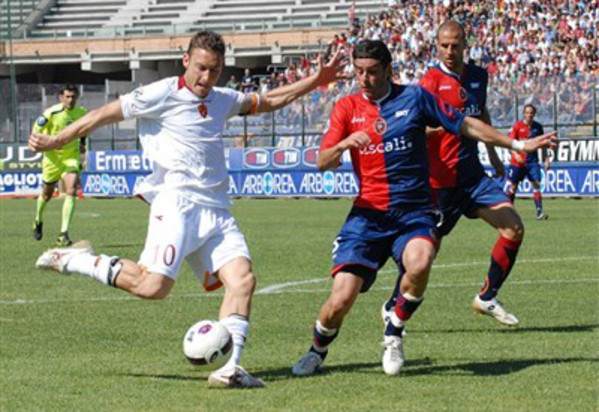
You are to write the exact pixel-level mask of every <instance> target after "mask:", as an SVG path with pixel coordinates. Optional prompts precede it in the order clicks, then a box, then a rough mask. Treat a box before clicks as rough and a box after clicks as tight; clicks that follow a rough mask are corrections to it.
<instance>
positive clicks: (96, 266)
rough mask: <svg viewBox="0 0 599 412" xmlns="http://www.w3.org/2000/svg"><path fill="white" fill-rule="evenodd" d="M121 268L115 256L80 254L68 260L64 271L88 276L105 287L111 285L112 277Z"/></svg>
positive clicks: (112, 282)
mask: <svg viewBox="0 0 599 412" xmlns="http://www.w3.org/2000/svg"><path fill="white" fill-rule="evenodd" d="M122 266H123V265H122V264H121V262H120V261H118V257H116V256H107V255H99V256H94V255H91V254H89V253H80V254H77V255H74V256H73V257H71V258H70V259H69V261H68V262H67V264H66V269H67V272H71V273H79V274H80V275H85V276H88V277H90V278H92V279H95V280H97V281H98V282H100V283H103V284H105V285H113V284H114V277H115V276H116V275H117V274H118V272H119V271H120V270H121V267H122Z"/></svg>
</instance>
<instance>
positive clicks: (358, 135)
mask: <svg viewBox="0 0 599 412" xmlns="http://www.w3.org/2000/svg"><path fill="white" fill-rule="evenodd" d="M368 143H370V137H369V136H368V135H367V134H366V133H364V132H354V133H352V134H350V135H349V136H347V137H346V138H345V139H343V140H341V141H340V142H339V143H337V144H336V145H335V146H333V147H329V148H328V149H324V150H321V151H320V152H319V153H318V161H317V162H316V167H318V170H320V171H321V172H324V171H325V170H328V169H333V168H335V167H339V165H340V164H341V156H343V152H345V151H346V150H347V149H359V148H362V147H364V146H366V145H367V144H368Z"/></svg>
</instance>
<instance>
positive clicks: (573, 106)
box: [233, 0, 599, 125]
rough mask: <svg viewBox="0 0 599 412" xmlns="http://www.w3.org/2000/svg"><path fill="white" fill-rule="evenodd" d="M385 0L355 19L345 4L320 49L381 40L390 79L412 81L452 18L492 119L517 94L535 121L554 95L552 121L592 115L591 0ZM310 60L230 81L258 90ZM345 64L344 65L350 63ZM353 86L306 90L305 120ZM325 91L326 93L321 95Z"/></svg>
mask: <svg viewBox="0 0 599 412" xmlns="http://www.w3.org/2000/svg"><path fill="white" fill-rule="evenodd" d="M389 3H390V4H391V5H390V7H389V8H388V9H387V10H386V11H383V12H381V13H379V14H378V15H371V16H369V17H368V18H366V19H362V20H361V19H359V18H356V16H355V14H353V12H354V9H350V14H349V16H348V18H349V27H348V29H347V30H345V31H343V32H341V33H339V34H338V35H335V36H334V38H333V39H332V40H331V42H330V43H329V44H328V45H327V46H328V47H327V54H330V53H332V52H334V51H335V50H336V49H337V48H339V47H343V48H346V49H347V50H348V52H351V48H352V46H353V45H354V44H355V43H356V42H357V41H359V40H360V39H378V40H383V41H384V42H385V43H386V44H387V45H388V46H389V49H390V50H391V52H392V55H393V68H394V73H395V79H394V81H396V82H397V83H402V84H407V83H416V82H418V81H419V79H420V78H421V77H422V76H423V75H424V73H425V72H426V71H427V70H428V68H429V67H430V66H432V65H433V64H435V61H436V46H435V36H436V30H435V29H436V27H438V26H439V24H441V23H442V22H443V21H445V20H448V19H453V20H456V21H458V22H460V23H461V24H463V26H464V28H465V30H466V33H467V41H468V48H467V50H466V52H465V55H466V58H467V59H469V60H472V61H474V62H475V63H476V64H478V65H481V66H483V67H486V68H487V71H488V72H489V78H490V89H492V93H490V96H489V105H490V106H491V107H490V109H491V108H492V109H493V111H492V116H493V117H494V120H498V121H499V123H500V124H505V125H507V124H508V123H510V122H512V121H513V120H514V118H515V116H517V114H516V113H514V108H515V107H516V105H515V100H518V96H519V97H522V100H518V103H519V104H520V107H522V106H523V105H524V104H526V103H533V104H536V105H537V106H538V107H539V109H540V110H539V113H538V118H539V119H540V120H541V121H543V120H545V121H547V122H549V121H550V119H553V105H554V103H555V105H556V106H557V109H558V110H557V111H558V113H559V119H558V120H559V121H560V122H589V121H592V110H591V107H592V104H593V101H592V100H593V99H592V93H593V90H592V89H593V87H594V86H595V85H596V83H597V79H598V78H599V56H598V54H599V52H598V50H599V40H598V35H599V7H597V3H598V2H597V1H596V0H492V1H491V0H484V1H479V0H390V1H389ZM348 54H351V53H348ZM315 65H316V56H307V57H305V58H302V59H301V60H300V61H297V62H295V63H293V64H291V65H289V67H287V68H286V70H285V71H281V72H278V73H277V72H273V73H271V74H270V75H269V76H262V77H259V76H258V77H257V76H251V75H250V73H249V71H246V74H245V76H244V78H243V79H242V81H241V82H240V83H239V86H235V87H240V88H241V89H242V90H246V91H247V90H249V89H248V88H250V89H251V88H253V90H260V91H262V92H264V91H267V90H269V89H270V88H273V87H276V86H279V85H282V84H286V83H291V82H293V81H295V80H297V79H299V78H302V77H304V76H307V75H309V74H310V73H311V72H313V70H314V68H315ZM348 67H349V70H350V71H351V65H349V66H348ZM233 85H235V83H233ZM354 87H355V80H348V81H347V82H345V83H343V82H340V83H339V84H337V85H334V86H332V87H330V88H329V90H328V91H325V90H321V91H318V92H316V93H314V94H313V95H312V96H311V100H312V101H311V103H312V104H311V105H307V106H306V107H305V108H304V109H303V110H307V111H308V113H306V115H307V117H308V124H309V125H312V124H319V123H324V122H323V115H326V114H327V113H329V110H330V108H329V107H328V106H332V104H333V102H334V100H335V97H336V96H337V95H344V94H347V93H348V92H349V91H350V90H352V89H353V88H354ZM325 93H326V94H327V98H326V99H321V96H322V94H325ZM331 94H332V95H333V96H330V95H331ZM554 95H555V96H557V101H555V102H554V100H553V99H554ZM331 97H332V98H331ZM298 105H299V103H298V104H296V105H295V106H298ZM295 106H293V105H292V106H291V107H290V108H288V109H287V110H286V111H285V113H281V118H283V116H286V117H285V119H287V120H285V121H286V122H295V121H296V120H297V119H296V117H295V115H296V114H297V113H298V110H297V108H295ZM299 115H301V113H299ZM325 120H326V119H325Z"/></svg>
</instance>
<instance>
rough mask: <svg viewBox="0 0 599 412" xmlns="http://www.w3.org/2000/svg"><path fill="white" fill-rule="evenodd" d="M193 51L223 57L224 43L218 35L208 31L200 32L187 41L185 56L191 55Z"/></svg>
mask: <svg viewBox="0 0 599 412" xmlns="http://www.w3.org/2000/svg"><path fill="white" fill-rule="evenodd" d="M193 49H204V50H208V51H211V52H214V53H217V54H219V55H220V56H221V57H225V42H224V41H223V38H222V36H221V35H220V34H218V33H215V32H213V31H209V30H201V31H199V32H197V33H196V34H194V35H193V37H192V38H191V40H190V41H189V47H188V48H187V54H191V52H192V51H193Z"/></svg>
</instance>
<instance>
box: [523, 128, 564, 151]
mask: <svg viewBox="0 0 599 412" xmlns="http://www.w3.org/2000/svg"><path fill="white" fill-rule="evenodd" d="M556 146H557V132H551V133H547V134H544V135H541V136H539V137H535V138H534V139H530V140H527V141H526V142H524V151H525V152H527V153H533V152H536V151H537V149H541V148H548V149H553V148H554V147H556Z"/></svg>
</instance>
